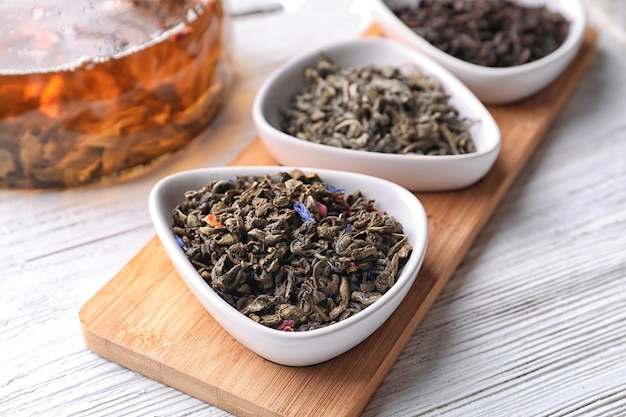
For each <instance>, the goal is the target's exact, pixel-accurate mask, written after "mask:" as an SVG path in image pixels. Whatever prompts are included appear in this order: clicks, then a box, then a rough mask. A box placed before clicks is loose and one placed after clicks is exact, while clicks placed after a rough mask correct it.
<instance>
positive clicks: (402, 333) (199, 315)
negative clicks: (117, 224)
mask: <svg viewBox="0 0 626 417" xmlns="http://www.w3.org/2000/svg"><path fill="white" fill-rule="evenodd" d="M596 40H597V33H596V32H595V31H594V30H593V29H591V28H589V29H588V30H587V32H586V36H585V41H584V43H583V45H582V48H581V50H580V51H579V54H578V56H577V57H576V58H575V60H574V61H573V63H572V64H571V65H570V66H569V68H568V69H567V70H566V71H565V72H564V73H563V74H562V76H561V77H560V78H559V79H557V80H556V81H555V82H554V83H553V84H552V85H551V86H549V87H548V88H547V89H546V90H544V91H543V92H541V93H539V94H537V95H535V96H534V97H531V98H529V99H527V100H525V101H523V102H520V103H518V104H514V105H509V106H500V107H490V108H489V110H490V111H491V112H492V114H493V116H494V118H495V119H496V121H497V123H498V125H499V126H500V129H501V132H502V141H503V146H502V151H501V154H500V155H499V157H498V159H497V160H496V162H495V165H494V167H493V169H492V170H491V171H490V172H489V173H488V174H487V176H486V177H485V178H484V179H483V180H482V181H480V182H479V183H477V184H476V185H474V186H472V187H470V188H467V189H465V190H461V191H454V192H445V193H420V194H418V197H419V198H420V200H421V201H422V203H423V204H424V207H425V208H426V212H427V213H428V221H429V228H430V229H429V230H430V232H429V242H428V250H427V254H426V258H425V260H424V264H423V267H422V270H421V271H420V273H419V276H418V278H417V280H416V283H415V285H414V286H413V288H412V289H411V290H410V292H409V294H408V296H407V297H406V299H405V301H404V302H403V303H402V304H401V305H400V307H399V308H398V310H397V311H396V312H395V314H394V315H393V316H392V317H391V318H390V319H389V320H388V321H387V322H386V323H385V324H384V325H383V326H382V327H381V328H380V329H379V330H378V331H377V332H376V333H374V334H373V335H372V336H371V337H370V338H368V339H367V340H365V341H364V342H362V343H361V344H360V345H358V346H357V347H355V348H354V349H352V350H350V351H349V352H347V353H345V354H343V355H342V356H340V357H338V358H336V359H333V360H331V361H328V362H326V363H323V364H320V365H315V366H310V367H304V368H293V367H285V366H281V365H276V364H274V363H271V362H269V361H267V360H265V359H262V358H261V357H259V356H257V355H256V354H254V353H252V352H251V351H249V350H247V349H246V348H245V347H243V346H242V345H240V344H239V343H238V342H237V341H235V340H234V339H233V338H232V337H230V336H229V335H228V333H226V332H225V331H224V330H223V329H222V328H221V327H220V326H219V325H218V324H217V323H216V322H215V321H214V320H213V319H212V317H211V316H210V315H209V314H208V313H207V312H206V311H205V310H204V309H203V307H202V306H201V305H200V303H199V302H198V301H196V299H195V298H194V296H193V295H192V293H191V292H190V291H189V290H188V289H187V287H186V286H185V284H184V283H183V281H182V279H181V278H180V277H179V275H178V274H177V272H176V271H175V270H174V268H173V266H172V265H171V264H170V262H169V259H168V258H167V256H166V254H165V251H164V249H163V247H162V246H161V244H160V241H159V240H158V238H157V237H154V238H153V239H152V240H151V241H150V242H149V243H148V244H147V245H146V246H145V247H144V248H143V249H142V250H141V251H140V252H139V253H138V254H137V255H136V256H135V257H134V258H133V259H132V260H131V261H130V262H129V263H128V264H127V265H126V266H125V267H124V268H123V269H122V270H121V271H120V272H119V273H118V274H117V275H116V276H115V277H113V279H111V281H110V282H108V283H107V284H106V285H105V286H104V287H103V288H102V289H100V290H99V291H98V292H97V293H96V294H95V295H94V296H93V298H91V299H90V300H89V301H88V302H87V303H86V304H85V305H84V306H83V307H82V309H81V310H80V312H79V318H80V322H81V325H82V332H83V336H84V339H85V343H86V345H87V346H88V347H89V349H91V350H93V351H94V352H95V353H97V354H99V355H101V356H102V357H104V358H106V359H109V360H111V361H113V362H116V363H118V364H120V365H122V366H125V367H127V368H130V369H132V370H134V371H137V372H139V373H142V374H144V375H146V376H148V377H150V378H153V379H155V380H157V381H160V382H162V383H164V384H167V385H169V386H171V387H174V388H176V389H178V390H180V391H183V392H185V393H187V394H189V395H192V396H194V397H197V398H199V399H201V400H203V401H206V402H208V403H210V404H213V405H215V406H217V407H219V408H221V409H224V410H227V411H229V412H230V413H233V414H235V415H238V416H305V415H311V414H313V413H314V414H315V415H320V416H334V417H343V416H358V415H360V414H361V413H362V411H363V409H364V408H365V406H366V405H367V403H368V402H369V400H370V399H371V397H372V396H373V395H374V392H375V391H376V389H377V388H378V386H379V385H380V384H381V382H382V381H383V379H384V378H385V376H386V375H387V373H388V372H389V370H390V368H391V367H392V365H393V364H394V362H395V361H396V359H397V357H398V355H399V354H400V352H401V351H402V349H403V348H404V346H405V345H406V343H407V342H408V340H409V338H410V337H411V336H412V335H413V333H414V332H415V330H416V329H417V327H418V325H419V324H420V322H421V321H422V319H423V318H424V316H425V315H426V313H427V312H428V310H429V309H430V307H431V306H432V304H433V302H434V301H435V298H436V297H437V295H438V294H439V293H440V292H441V290H442V289H443V287H444V286H445V284H446V283H447V282H448V280H449V279H450V277H451V276H452V275H453V273H454V271H455V270H456V268H457V267H458V265H459V263H460V262H461V260H462V259H463V257H464V256H465V254H466V253H467V251H468V249H469V248H470V246H471V245H472V242H473V241H474V240H475V238H476V237H477V235H478V234H479V232H480V231H481V229H482V228H483V226H484V225H485V223H486V222H487V220H488V219H489V218H490V216H491V214H492V213H493V211H494V210H495V208H496V206H497V205H498V203H499V202H500V201H501V199H502V197H503V196H504V194H505V193H506V191H507V190H508V189H509V187H510V186H511V184H512V182H513V181H514V179H515V178H516V177H517V176H518V174H519V173H520V171H521V170H522V168H523V166H524V165H525V163H526V161H527V160H528V158H529V157H530V156H531V155H532V153H533V152H534V150H535V148H536V147H537V145H538V144H539V142H540V141H541V139H542V138H543V136H544V134H545V132H546V130H547V129H548V128H549V126H550V124H551V123H552V121H553V120H554V118H555V117H556V115H557V114H558V113H559V111H560V110H561V108H562V107H563V105H564V104H565V102H566V101H567V99H568V98H569V97H570V95H571V93H572V92H573V90H574V89H575V87H576V86H577V85H578V83H579V82H580V80H581V78H582V77H583V75H584V73H585V71H586V70H587V68H588V67H589V65H590V63H591V62H592V60H593V57H594V55H595V50H596ZM275 164H276V163H275V161H274V160H273V159H272V157H271V155H270V154H269V153H268V152H267V150H266V149H265V148H264V146H263V144H262V143H261V141H260V140H259V139H258V138H257V139H255V140H253V141H252V142H251V144H250V146H249V147H247V148H246V149H245V150H244V152H243V153H242V154H241V155H239V156H238V157H237V158H236V159H235V160H234V161H232V165H275Z"/></svg>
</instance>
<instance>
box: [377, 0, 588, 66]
mask: <svg viewBox="0 0 626 417" xmlns="http://www.w3.org/2000/svg"><path fill="white" fill-rule="evenodd" d="M373 1H374V2H375V3H374V8H373V9H374V13H375V17H374V20H375V21H376V20H377V19H376V17H382V18H383V20H384V21H386V22H388V23H393V24H394V27H395V29H396V30H399V31H401V32H402V35H403V37H405V39H407V41H411V43H413V44H418V45H419V46H420V47H421V48H424V50H427V51H428V53H429V54H432V55H433V56H434V57H436V59H438V60H441V62H445V65H446V66H447V65H450V67H451V68H455V70H457V71H467V72H468V73H471V74H472V75H474V76H480V77H492V76H514V75H520V74H523V73H526V72H532V71H537V70H540V69H542V68H544V67H546V66H549V65H550V64H552V63H554V62H555V61H559V60H560V59H562V58H565V56H566V55H567V54H568V53H570V52H571V51H572V50H575V49H577V48H578V47H579V46H580V44H581V43H582V40H583V38H584V34H585V30H586V27H587V12H586V9H585V6H584V3H583V0H558V1H551V0H544V1H543V2H541V3H545V4H546V6H548V5H549V4H559V5H562V6H563V7H562V8H559V11H561V10H567V11H568V12H569V13H568V16H566V18H568V19H569V21H570V27H569V30H568V34H567V36H566V38H565V40H564V42H563V43H562V44H561V45H560V46H559V47H558V48H557V49H555V50H554V51H552V52H551V53H549V54H548V55H545V56H543V57H542V58H540V59H537V60H535V61H532V62H527V63H525V64H520V65H515V66H510V67H488V66H484V65H478V64H474V63H471V62H468V61H464V60H462V59H460V58H457V57H455V56H453V55H450V54H448V53H447V52H444V51H442V50H441V49H439V48H437V47H436V46H434V45H433V44H431V43H430V42H428V41H427V40H426V39H424V38H423V37H421V36H419V35H418V34H417V33H415V32H413V31H412V30H411V29H410V28H409V27H408V26H407V25H405V24H404V22H402V20H401V19H400V18H398V17H397V16H396V15H395V14H394V13H393V12H392V11H391V9H390V8H389V7H388V6H387V4H386V2H385V0H373ZM514 1H515V2H516V3H520V1H519V0H514ZM521 3H524V1H521ZM533 3H536V2H533ZM376 13H378V14H376ZM378 23H380V22H378ZM383 26H384V24H383Z"/></svg>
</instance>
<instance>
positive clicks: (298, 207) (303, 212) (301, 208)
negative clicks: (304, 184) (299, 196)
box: [293, 201, 315, 223]
mask: <svg viewBox="0 0 626 417" xmlns="http://www.w3.org/2000/svg"><path fill="white" fill-rule="evenodd" d="M293 208H294V210H295V211H297V212H298V214H299V215H300V218H301V219H302V221H303V222H305V223H307V222H314V221H315V219H314V218H313V216H312V215H311V212H310V211H309V209H308V208H306V206H305V205H304V203H303V202H301V201H298V202H296V203H295V204H294V205H293Z"/></svg>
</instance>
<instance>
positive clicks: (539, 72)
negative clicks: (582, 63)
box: [372, 0, 587, 104]
mask: <svg viewBox="0 0 626 417" xmlns="http://www.w3.org/2000/svg"><path fill="white" fill-rule="evenodd" d="M372 1H373V18H374V19H375V20H376V21H378V23H379V24H380V25H381V27H382V28H383V32H384V34H385V36H387V37H389V38H391V39H395V40H398V41H400V42H403V43H405V44H407V45H410V46H411V47H414V48H415V49H417V50H419V51H421V52H422V53H424V54H426V55H428V56H429V57H431V58H432V59H434V60H436V61H437V62H439V63H440V64H441V65H443V66H444V67H446V68H447V69H449V70H450V71H451V72H452V73H453V74H455V75H456V76H457V77H458V78H459V79H460V80H461V81H463V82H464V83H465V84H466V85H467V86H468V87H469V88H470V89H471V90H472V91H473V92H474V93H475V94H476V96H478V98H479V99H480V100H482V101H483V102H485V103H489V104H505V103H511V102H515V101H519V100H521V99H524V98H527V97H529V96H531V95H533V94H535V93H537V92H539V91H540V90H542V89H543V88H545V87H547V86H548V85H549V84H550V83H552V81H554V80H555V79H556V78H557V77H558V76H559V75H560V74H561V73H562V72H563V71H564V70H565V68H566V67H567V65H568V64H569V63H570V62H571V61H572V59H573V58H574V56H575V55H576V53H577V52H578V49H579V48H580V45H581V43H582V41H583V38H584V34H585V28H586V24H587V15H586V11H585V7H584V4H583V1H582V0H517V1H518V3H520V4H523V5H529V6H536V5H545V6H546V7H547V8H548V9H549V10H552V11H556V12H559V13H561V14H562V15H563V16H564V17H565V18H567V19H568V20H569V21H570V30H569V33H568V35H567V38H566V39H565V42H564V43H563V45H561V46H560V47H559V48H558V49H557V50H555V51H554V52H552V53H551V54H549V55H547V56H545V57H543V58H541V59H538V60H536V61H534V62H529V63H528V64H523V65H518V66H514V67H507V68H494V67H484V66H480V65H476V64H472V63H469V62H466V61H463V60H461V59H458V58H455V57H453V56H452V55H449V54H447V53H445V52H443V51H442V50H440V49H438V48H436V47H434V46H433V45H431V44H430V43H429V42H427V41H426V40H425V39H424V38H422V37H420V36H419V35H417V34H416V33H415V32H413V30H411V29H410V28H409V27H408V26H406V25H405V24H404V23H403V22H402V21H401V20H400V19H399V18H398V17H397V16H396V15H395V14H393V12H391V10H390V7H392V8H393V7H396V6H404V5H409V6H413V5H416V4H418V3H419V0H372Z"/></svg>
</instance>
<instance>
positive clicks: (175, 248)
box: [148, 165, 429, 341]
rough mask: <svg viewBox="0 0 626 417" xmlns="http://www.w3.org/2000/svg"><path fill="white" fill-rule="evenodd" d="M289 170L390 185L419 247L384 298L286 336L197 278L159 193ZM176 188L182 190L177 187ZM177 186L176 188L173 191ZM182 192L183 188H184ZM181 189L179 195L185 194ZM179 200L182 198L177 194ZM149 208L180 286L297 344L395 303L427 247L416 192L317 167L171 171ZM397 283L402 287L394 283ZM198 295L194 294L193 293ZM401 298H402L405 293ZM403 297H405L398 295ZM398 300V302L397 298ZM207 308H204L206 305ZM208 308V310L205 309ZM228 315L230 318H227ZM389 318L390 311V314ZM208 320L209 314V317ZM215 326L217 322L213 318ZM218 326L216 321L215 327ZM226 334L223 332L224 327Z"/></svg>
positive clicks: (247, 323)
mask: <svg viewBox="0 0 626 417" xmlns="http://www.w3.org/2000/svg"><path fill="white" fill-rule="evenodd" d="M294 169H299V170H301V171H303V172H305V173H306V172H316V173H318V175H319V176H320V178H321V179H322V180H324V177H325V176H339V177H340V178H347V179H348V180H349V179H350V178H352V179H357V180H359V181H361V182H364V181H369V182H372V181H373V182H376V183H378V184H380V185H384V186H386V187H390V188H391V189H393V191H394V193H395V194H398V195H399V196H401V197H402V199H401V201H405V199H408V200H409V201H411V206H412V208H413V209H414V210H415V211H414V215H413V220H412V221H413V223H412V224H413V226H414V228H415V231H417V232H418V234H417V235H416V236H415V241H416V243H418V244H419V246H417V247H416V246H415V245H413V251H412V253H411V255H410V256H409V259H408V260H407V262H406V264H405V265H404V266H403V268H402V270H401V272H399V273H398V275H397V280H396V284H395V285H393V286H392V287H391V288H390V289H389V290H388V291H387V292H386V293H385V294H383V295H382V296H381V298H380V299H378V300H376V301H375V302H374V303H373V304H371V305H370V306H368V307H367V308H365V309H363V310H361V311H360V312H358V313H357V314H355V315H353V316H350V317H348V318H347V319H344V320H341V321H339V322H337V323H333V324H331V325H328V326H325V327H322V328H318V329H312V330H307V331H299V332H298V331H296V332H285V331H280V330H277V329H274V328H270V327H268V326H265V325H263V324H260V323H256V322H255V321H254V320H252V319H250V318H249V317H246V316H245V315H244V314H242V313H241V312H239V311H237V310H236V309H235V308H234V307H233V306H231V305H230V304H229V303H228V302H227V301H226V300H224V299H223V298H222V297H220V296H219V294H217V293H216V292H215V291H214V290H213V289H212V288H211V287H210V285H208V284H207V283H206V282H204V280H203V279H202V277H200V275H199V274H198V272H197V271H196V270H195V268H194V267H193V265H192V264H191V262H189V259H188V258H187V256H186V254H185V253H184V251H182V250H181V248H180V245H179V244H178V242H177V240H176V238H175V237H174V233H173V232H172V230H171V226H170V224H169V223H167V222H166V220H165V218H166V216H167V213H164V212H163V207H162V205H163V203H162V202H161V200H162V199H163V198H166V197H165V196H164V195H166V194H168V193H171V190H170V188H171V187H175V186H176V184H177V183H178V182H181V181H183V180H185V179H187V180H189V179H191V180H192V181H193V179H194V178H196V179H197V178H199V177H205V176H206V177H207V181H209V180H210V179H213V178H220V177H221V178H227V177H228V175H230V176H233V175H257V173H258V175H264V174H271V173H276V172H279V171H280V172H284V171H288V172H290V171H292V170H294ZM178 187H181V186H180V185H179V186H178ZM175 188H176V187H175ZM183 188H184V187H183ZM181 191H182V192H183V193H184V191H185V190H182V188H181ZM180 197H181V202H182V198H183V195H182V194H181V195H180ZM370 198H374V199H375V196H371V197H370ZM148 208H149V213H150V217H151V219H152V222H153V225H154V227H155V229H156V231H157V235H158V237H159V239H160V240H161V242H162V244H163V246H164V248H165V250H166V253H167V255H168V257H169V258H170V261H171V262H172V263H173V266H174V267H175V268H176V269H177V270H178V272H179V274H180V275H181V278H182V279H183V281H185V283H186V284H187V285H188V286H190V289H191V290H192V292H193V293H194V295H195V296H196V297H200V295H199V293H200V294H202V296H203V297H204V298H206V301H208V302H210V303H212V304H214V306H215V308H218V309H219V310H221V311H222V312H224V313H225V314H226V315H228V317H230V319H232V320H233V321H234V322H236V323H238V324H241V325H242V326H243V328H246V329H249V330H250V331H252V332H255V333H256V334H260V335H265V336H269V337H271V338H272V339H274V340H276V341H281V340H282V341H297V340H305V339H314V338H320V337H324V336H326V335H329V334H332V333H337V332H340V331H342V330H343V329H345V328H349V327H352V325H353V324H358V323H359V322H363V321H365V320H367V319H368V318H369V317H370V316H371V315H372V314H374V313H375V312H376V311H378V310H380V309H381V308H382V307H383V306H384V305H385V304H389V303H391V302H392V301H393V300H395V299H396V297H397V296H398V295H401V293H402V292H405V293H408V291H409V290H410V288H411V287H412V286H413V284H414V283H415V281H416V279H417V275H418V274H419V270H420V269H421V265H422V262H423V260H424V257H425V255H426V250H427V244H428V231H429V230H428V220H427V215H426V210H425V209H424V206H423V205H422V203H421V201H420V200H419V199H418V198H417V196H415V194H413V193H411V192H410V191H408V190H406V189H405V188H403V187H402V186H400V185H397V184H394V183H393V182H390V181H388V180H385V179H382V178H377V177H373V176H370V175H366V174H359V173H354V172H348V171H337V170H329V169H317V168H304V167H288V166H282V165H281V166H227V167H211V168H198V169H191V170H185V171H180V172H176V173H173V174H170V175H167V176H166V177H164V178H161V179H160V180H159V181H157V183H156V184H155V185H154V186H153V187H152V189H151V191H150V194H149V197H148ZM403 227H404V228H406V227H407V225H404V224H403ZM399 282H401V284H402V285H397V284H398V283H399ZM198 291H199V293H198ZM405 295H406V294H405ZM402 298H404V296H402ZM198 301H199V302H200V303H201V304H202V305H204V304H205V302H204V301H203V300H198ZM399 302H402V300H400V301H399ZM372 306H376V307H375V308H371V307H372ZM205 308H206V307H205ZM207 310H208V309H207ZM230 313H232V314H230ZM392 314H393V312H392ZM211 315H212V316H213V314H212V313H211ZM214 319H215V320H216V321H218V323H219V322H220V320H219V319H217V318H216V317H214ZM220 325H221V323H220ZM225 330H227V331H228V329H225Z"/></svg>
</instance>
